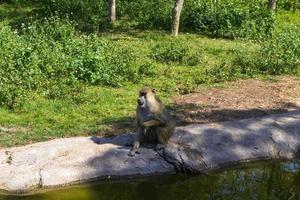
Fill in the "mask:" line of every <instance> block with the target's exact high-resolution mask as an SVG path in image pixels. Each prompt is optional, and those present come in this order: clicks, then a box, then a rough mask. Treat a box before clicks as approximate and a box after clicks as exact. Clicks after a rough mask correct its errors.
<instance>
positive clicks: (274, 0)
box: [269, 0, 276, 10]
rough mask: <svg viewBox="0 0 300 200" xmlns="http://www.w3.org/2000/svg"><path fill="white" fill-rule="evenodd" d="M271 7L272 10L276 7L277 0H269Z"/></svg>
mask: <svg viewBox="0 0 300 200" xmlns="http://www.w3.org/2000/svg"><path fill="white" fill-rule="evenodd" d="M269 9H270V10H275V9H276V0H269Z"/></svg>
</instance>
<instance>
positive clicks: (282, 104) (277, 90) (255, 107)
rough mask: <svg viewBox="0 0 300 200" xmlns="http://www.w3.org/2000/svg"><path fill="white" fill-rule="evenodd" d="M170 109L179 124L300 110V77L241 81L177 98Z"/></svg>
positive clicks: (228, 119)
mask: <svg viewBox="0 0 300 200" xmlns="http://www.w3.org/2000/svg"><path fill="white" fill-rule="evenodd" d="M173 102H174V103H173V104H172V105H171V107H170V108H171V109H172V110H173V113H174V115H175V116H176V119H177V122H178V124H180V125H182V124H190V123H209V122H220V121H230V120H236V119H245V118H252V117H259V116H263V115H267V114H272V113H282V112H287V111H292V110H295V109H300V78H295V77H278V78H276V79H274V80H239V81H234V82H229V83H226V84H224V85H223V87H222V88H205V89H201V90H198V91H196V92H195V93H192V94H187V95H182V96H177V97H175V98H174V99H173Z"/></svg>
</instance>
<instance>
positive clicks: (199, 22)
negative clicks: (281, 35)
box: [182, 0, 275, 38]
mask: <svg viewBox="0 0 300 200" xmlns="http://www.w3.org/2000/svg"><path fill="white" fill-rule="evenodd" d="M274 25H275V17H274V13H272V12H270V11H269V10H268V9H266V5H265V3H261V2H259V1H244V2H242V1H238V0H230V1H220V2H219V4H218V5H214V4H213V3H212V2H210V1H206V0H195V1H191V2H189V3H187V4H186V5H185V7H184V10H183V17H182V26H183V27H184V28H185V29H188V30H192V31H196V32H200V33H204V34H208V35H212V36H214V37H225V38H235V37H251V38H253V37H263V36H266V35H268V34H270V33H271V32H272V30H273V28H274Z"/></svg>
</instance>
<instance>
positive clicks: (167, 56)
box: [151, 40, 201, 66]
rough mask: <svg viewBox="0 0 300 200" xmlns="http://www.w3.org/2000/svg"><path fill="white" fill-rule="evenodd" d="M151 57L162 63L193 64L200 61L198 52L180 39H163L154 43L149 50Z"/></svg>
mask: <svg viewBox="0 0 300 200" xmlns="http://www.w3.org/2000/svg"><path fill="white" fill-rule="evenodd" d="M151 57H152V58H153V59H154V60H156V61H158V62H163V63H168V64H172V63H176V64H183V65H189V66H194V65H197V64H199V63H200V61H201V56H200V52H198V51H197V52H193V51H192V49H191V48H190V47H189V46H188V45H187V44H185V43H184V42H182V41H180V40H164V41H161V42H160V43H159V44H157V45H155V46H154V47H153V48H152V50H151Z"/></svg>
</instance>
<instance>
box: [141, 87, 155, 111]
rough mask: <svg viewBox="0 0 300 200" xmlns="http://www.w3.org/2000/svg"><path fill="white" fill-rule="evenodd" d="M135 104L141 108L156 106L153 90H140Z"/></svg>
mask: <svg viewBox="0 0 300 200" xmlns="http://www.w3.org/2000/svg"><path fill="white" fill-rule="evenodd" d="M137 103H138V106H140V107H142V108H146V107H151V105H154V104H156V103H157V102H156V98H155V89H151V88H149V87H144V88H142V89H141V90H140V92H139V98H138V100H137Z"/></svg>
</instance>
